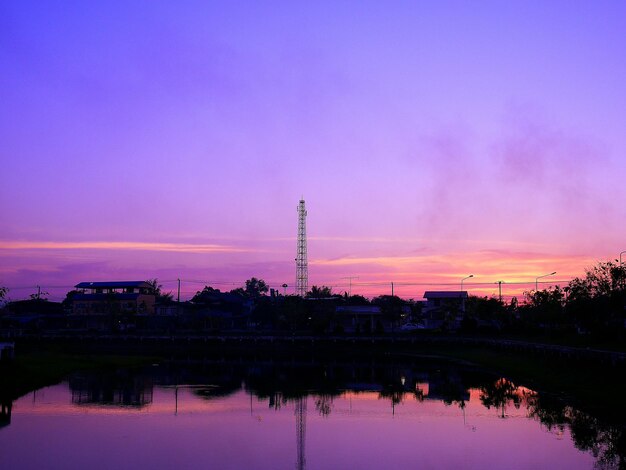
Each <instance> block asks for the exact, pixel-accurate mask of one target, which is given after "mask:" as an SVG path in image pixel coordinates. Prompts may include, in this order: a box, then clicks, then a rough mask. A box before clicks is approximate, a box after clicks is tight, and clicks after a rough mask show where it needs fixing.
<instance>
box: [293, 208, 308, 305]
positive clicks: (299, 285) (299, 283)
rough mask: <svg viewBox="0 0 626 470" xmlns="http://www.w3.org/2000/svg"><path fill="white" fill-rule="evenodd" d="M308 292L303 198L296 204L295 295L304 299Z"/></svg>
mask: <svg viewBox="0 0 626 470" xmlns="http://www.w3.org/2000/svg"><path fill="white" fill-rule="evenodd" d="M308 290H309V264H308V262H307V257H306V207H305V206H304V198H302V199H300V204H298V255H297V256H296V295H299V296H300V297H304V296H305V295H306V293H307V291H308Z"/></svg>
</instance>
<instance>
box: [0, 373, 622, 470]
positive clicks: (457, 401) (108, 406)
mask: <svg viewBox="0 0 626 470" xmlns="http://www.w3.org/2000/svg"><path fill="white" fill-rule="evenodd" d="M544 401H545V400H544ZM544 401H542V398H541V397H539V395H538V394H536V393H534V392H533V391H532V390H529V389H527V388H524V387H519V386H517V385H515V384H513V383H512V382H510V381H508V380H506V379H503V378H499V377H493V376H488V375H485V374H481V373H478V372H476V371H471V370H463V369H459V368H458V367H448V368H446V367H443V366H439V365H436V364H430V365H423V364H420V365H416V364H409V365H397V364H393V365H390V364H373V363H369V364H360V365H354V364H351V365H348V366H345V365H344V366H338V365H335V366H327V365H326V366H321V365H306V364H305V365H302V364H291V365H289V366H284V365H283V366H276V365H258V364H254V365H250V364H248V365H245V364H219V363H216V364H207V363H202V364H182V365H181V364H168V365H154V366H152V367H150V368H147V369H144V370H140V371H119V370H118V371H108V372H101V373H90V374H75V375H73V376H71V377H69V378H68V380H67V381H64V382H62V383H60V384H58V385H55V386H51V387H47V388H44V389H40V390H37V391H35V392H31V393H29V394H27V395H26V396H23V397H21V398H20V399H18V400H16V401H14V402H13V403H12V404H4V409H3V415H2V419H3V421H2V424H3V426H2V427H0V467H2V468H16V469H20V468H33V469H39V468H76V469H82V468H92V469H97V468H219V469H229V468H232V469H246V468H259V469H280V468H290V469H292V468H294V467H295V468H310V469H316V468H366V469H367V468H477V469H478V468H480V469H484V468H506V469H531V468H546V469H547V468H550V469H553V468H567V469H576V468H585V469H587V468H593V467H594V465H598V464H605V465H606V464H612V463H615V462H613V461H611V457H612V456H611V455H609V456H608V457H607V452H608V451H607V449H606V443H604V444H603V443H595V446H594V443H591V444H589V443H584V442H582V441H581V440H585V439H586V438H587V435H586V434H585V432H587V433H589V429H588V427H589V426H592V425H594V423H595V422H587V421H584V423H583V424H584V425H585V426H586V428H585V429H583V430H582V431H581V430H578V429H577V428H576V423H575V419H577V418H576V413H578V412H577V411H575V410H573V409H571V408H569V407H567V406H564V405H556V406H550V405H545V404H544ZM578 419H584V420H589V419H591V420H593V418H590V417H588V416H587V415H580V417H579V418H578ZM595 424H596V425H597V423H595ZM578 425H579V426H581V424H580V423H579V424H578ZM572 430H573V431H572ZM581 432H582V433H583V435H582V436H580V435H579V434H580V433H581ZM597 434H598V433H597V432H596V434H594V435H597ZM578 441H581V442H578ZM585 446H587V447H585ZM603 446H604V447H603ZM580 449H583V450H580ZM594 453H595V454H596V455H594Z"/></svg>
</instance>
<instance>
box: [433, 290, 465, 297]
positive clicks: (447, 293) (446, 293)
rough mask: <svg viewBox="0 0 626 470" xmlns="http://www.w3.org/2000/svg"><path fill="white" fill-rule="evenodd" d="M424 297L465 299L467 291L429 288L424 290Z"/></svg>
mask: <svg viewBox="0 0 626 470" xmlns="http://www.w3.org/2000/svg"><path fill="white" fill-rule="evenodd" d="M424 298H426V299H467V291H464V290H463V291H461V290H429V291H426V292H424Z"/></svg>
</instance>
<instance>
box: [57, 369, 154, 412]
mask: <svg viewBox="0 0 626 470" xmlns="http://www.w3.org/2000/svg"><path fill="white" fill-rule="evenodd" d="M69 386H70V390H71V391H72V403H74V404H76V405H111V406H134V407H140V406H144V405H148V404H150V403H152V391H153V385H152V381H151V380H150V379H149V378H147V377H144V376H134V377H132V376H131V377H116V376H111V375H104V376H103V375H99V376H74V377H72V378H70V380H69Z"/></svg>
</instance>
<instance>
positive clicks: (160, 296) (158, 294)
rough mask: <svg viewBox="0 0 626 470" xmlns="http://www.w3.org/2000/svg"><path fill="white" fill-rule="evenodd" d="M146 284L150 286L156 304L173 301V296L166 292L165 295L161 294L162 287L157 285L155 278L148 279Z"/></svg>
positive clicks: (157, 281)
mask: <svg viewBox="0 0 626 470" xmlns="http://www.w3.org/2000/svg"><path fill="white" fill-rule="evenodd" d="M146 282H147V283H148V284H150V290H151V291H152V293H153V294H154V295H155V296H156V301H157V302H161V303H167V302H171V301H172V300H173V299H174V295H173V294H172V293H171V292H168V293H167V294H164V293H163V291H162V289H163V285H162V284H160V283H159V280H158V279H157V278H154V279H148V280H147V281H146Z"/></svg>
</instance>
